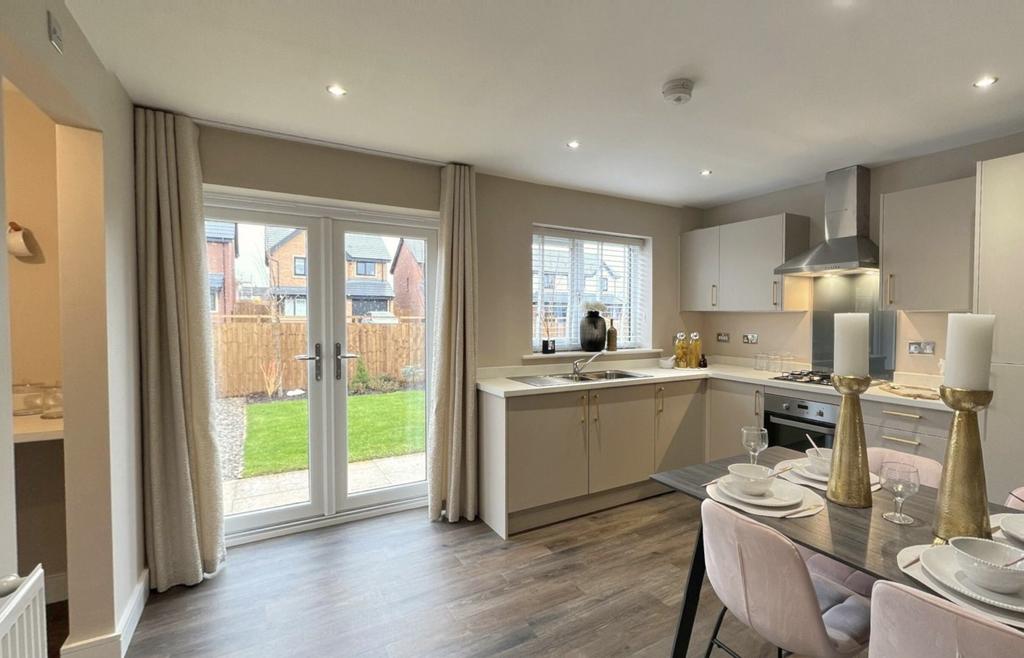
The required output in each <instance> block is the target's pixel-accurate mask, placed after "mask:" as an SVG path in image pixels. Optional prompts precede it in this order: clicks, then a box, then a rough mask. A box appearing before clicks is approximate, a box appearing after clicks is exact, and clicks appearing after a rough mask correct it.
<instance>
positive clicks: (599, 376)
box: [509, 370, 650, 386]
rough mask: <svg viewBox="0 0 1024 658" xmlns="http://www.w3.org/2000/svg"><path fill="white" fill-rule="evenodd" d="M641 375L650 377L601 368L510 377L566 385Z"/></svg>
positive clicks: (540, 383)
mask: <svg viewBox="0 0 1024 658" xmlns="http://www.w3.org/2000/svg"><path fill="white" fill-rule="evenodd" d="M639 377H650V375H643V374H640V373H637V372H626V371H625V370H599V371H596V372H584V373H581V374H579V375H574V374H572V373H561V374H557V375H527V376H524V377H509V379H511V380H512V381H516V382H522V383H524V384H529V385H530V386H565V385H566V384H573V383H579V382H600V381H605V380H609V379H637V378H639Z"/></svg>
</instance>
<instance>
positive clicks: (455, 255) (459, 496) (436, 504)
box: [427, 164, 477, 523]
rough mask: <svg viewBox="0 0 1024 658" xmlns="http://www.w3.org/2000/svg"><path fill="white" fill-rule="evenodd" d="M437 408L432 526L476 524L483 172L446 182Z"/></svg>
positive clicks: (445, 177)
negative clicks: (479, 188)
mask: <svg viewBox="0 0 1024 658" xmlns="http://www.w3.org/2000/svg"><path fill="white" fill-rule="evenodd" d="M438 252H439V254H438V266H437V304H436V306H437V313H436V315H435V320H434V341H433V342H434V367H433V373H432V374H433V376H432V380H431V383H432V385H433V400H434V402H433V407H432V409H431V414H430V431H429V433H428V441H427V454H428V459H427V480H428V492H429V494H428V495H429V502H430V506H429V507H430V518H431V519H433V520H439V519H441V518H447V519H448V521H450V522H453V523H454V522H455V521H458V520H459V519H460V518H463V517H464V518H466V519H469V520H473V519H475V518H476V508H477V480H476V478H477V463H476V460H477V431H476V281H477V278H476V172H475V171H474V169H473V167H470V166H467V165H459V164H451V165H448V166H446V167H445V168H444V171H443V172H442V178H441V235H440V244H439V249H438Z"/></svg>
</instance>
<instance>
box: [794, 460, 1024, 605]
mask: <svg viewBox="0 0 1024 658" xmlns="http://www.w3.org/2000/svg"><path fill="white" fill-rule="evenodd" d="M887 461H897V462H903V463H905V464H913V465H914V466H917V472H918V474H919V475H920V478H921V484H922V485H924V486H926V487H932V488H933V489H937V488H938V487H939V480H940V479H941V478H942V464H940V463H939V462H937V461H935V460H934V459H930V458H928V457H921V456H919V455H912V454H909V453H906V452H899V451H897V450H889V449H888V448H868V468H870V469H871V472H872V473H874V474H875V475H878V474H879V471H881V470H882V462H887ZM1022 497H1024V496H1022ZM799 550H800V554H801V555H803V556H804V560H806V562H807V569H808V570H809V571H810V572H811V573H813V574H817V575H819V576H822V577H824V578H828V579H829V580H833V581H835V582H837V583H839V584H841V585H843V586H845V587H846V588H848V589H850V590H853V591H854V592H856V593H858V594H860V595H861V596H871V587H872V586H873V585H874V584H875V579H874V578H872V577H871V576H869V575H867V574H866V573H863V572H861V571H857V570H856V569H854V568H853V567H848V566H846V565H845V564H842V563H840V562H836V561H835V560H833V559H832V558H830V557H826V556H824V555H820V554H818V553H815V552H814V551H811V550H809V549H806V548H803V547H802V546H801V547H799Z"/></svg>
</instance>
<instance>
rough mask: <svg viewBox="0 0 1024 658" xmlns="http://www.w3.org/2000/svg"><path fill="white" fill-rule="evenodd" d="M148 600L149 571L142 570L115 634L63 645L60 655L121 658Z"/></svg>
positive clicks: (87, 657)
mask: <svg viewBox="0 0 1024 658" xmlns="http://www.w3.org/2000/svg"><path fill="white" fill-rule="evenodd" d="M148 598H149V569H143V570H142V574H141V575H140V576H139V579H138V581H136V583H135V587H133V588H132V594H131V596H130V597H128V605H127V606H125V609H124V611H123V612H122V613H121V617H120V618H119V619H118V620H117V632H116V633H111V634H109V635H101V636H99V637H94V638H89V639H88V640H80V641H78V642H75V643H74V644H68V643H66V642H65V643H64V646H63V647H61V649H60V655H61V657H62V658H63V657H64V656H70V657H72V658H123V656H124V655H125V654H126V653H128V645H129V644H131V641H132V636H134V635H135V628H136V627H137V626H138V625H139V619H140V618H141V617H142V610H143V609H144V608H145V607H146V599H148Z"/></svg>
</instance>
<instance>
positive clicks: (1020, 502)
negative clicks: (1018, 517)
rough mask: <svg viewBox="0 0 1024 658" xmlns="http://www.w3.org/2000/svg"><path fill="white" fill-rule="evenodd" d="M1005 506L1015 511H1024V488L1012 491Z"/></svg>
mask: <svg viewBox="0 0 1024 658" xmlns="http://www.w3.org/2000/svg"><path fill="white" fill-rule="evenodd" d="M1003 504H1004V505H1006V506H1007V507H1010V508H1013V509H1019V510H1024V487H1017V488H1016V489H1014V490H1013V491H1011V492H1010V495H1009V496H1007V497H1006V502H1005V503H1003Z"/></svg>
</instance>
